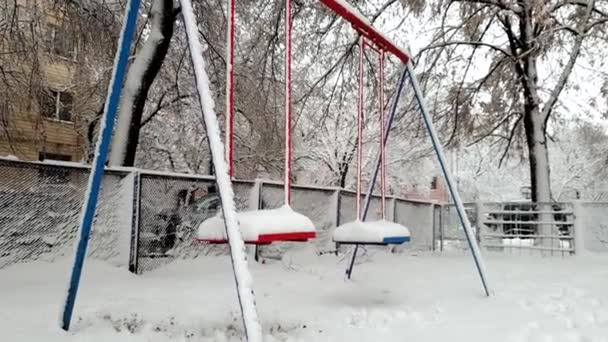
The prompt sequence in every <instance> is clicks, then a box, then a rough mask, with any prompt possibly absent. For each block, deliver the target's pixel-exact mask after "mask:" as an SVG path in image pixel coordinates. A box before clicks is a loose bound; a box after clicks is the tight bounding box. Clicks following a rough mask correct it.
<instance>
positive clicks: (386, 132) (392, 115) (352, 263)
mask: <svg viewBox="0 0 608 342" xmlns="http://www.w3.org/2000/svg"><path fill="white" fill-rule="evenodd" d="M407 73H408V71H407V69H405V70H403V73H402V74H401V77H400V78H399V83H398V86H397V93H396V94H395V100H394V101H393V103H392V106H391V111H390V113H389V117H388V120H387V122H386V128H385V130H384V137H383V144H384V146H386V142H387V141H388V136H389V132H390V130H391V127H392V126H393V121H394V119H395V113H396V112H397V105H398V104H399V99H400V97H401V93H402V91H403V87H404V85H405V79H406V78H407ZM379 169H380V153H378V159H376V166H375V167H374V173H373V175H372V179H371V182H370V183H369V187H368V189H367V194H365V202H364V204H363V214H362V215H361V220H362V221H365V219H366V218H367V212H368V210H369V204H370V202H371V198H372V193H373V192H374V187H375V185H376V179H377V178H378V170H379ZM358 251H359V245H358V244H357V245H355V250H354V252H353V255H352V257H351V259H350V264H349V266H348V268H347V269H346V276H347V277H348V279H350V277H351V275H352V273H353V267H354V266H355V259H356V258H357V252H358Z"/></svg>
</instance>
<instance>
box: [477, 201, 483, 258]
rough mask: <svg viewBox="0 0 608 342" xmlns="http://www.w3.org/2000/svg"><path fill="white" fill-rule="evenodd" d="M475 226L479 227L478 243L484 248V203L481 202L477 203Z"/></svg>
mask: <svg viewBox="0 0 608 342" xmlns="http://www.w3.org/2000/svg"><path fill="white" fill-rule="evenodd" d="M475 221H476V222H475V226H477V229H476V234H475V235H477V243H479V246H480V247H482V246H481V245H482V243H481V242H482V241H481V239H482V237H483V236H482V233H481V230H482V229H483V228H484V213H483V203H482V202H480V201H477V202H475Z"/></svg>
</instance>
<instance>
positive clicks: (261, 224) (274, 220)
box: [196, 205, 317, 245]
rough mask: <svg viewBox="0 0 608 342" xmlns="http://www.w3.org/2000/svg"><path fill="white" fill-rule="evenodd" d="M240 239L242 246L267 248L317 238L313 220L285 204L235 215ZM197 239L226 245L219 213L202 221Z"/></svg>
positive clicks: (224, 231) (224, 230)
mask: <svg viewBox="0 0 608 342" xmlns="http://www.w3.org/2000/svg"><path fill="white" fill-rule="evenodd" d="M237 220H238V221H239V228H240V231H241V236H242V238H243V240H244V241H245V243H248V244H256V245H266V244H270V243H272V242H275V241H300V242H304V241H307V240H308V239H314V238H315V237H316V235H317V233H316V229H315V226H314V224H313V223H312V221H311V220H310V219H309V218H308V217H306V216H304V215H302V214H300V213H297V212H295V211H293V209H291V207H290V206H288V205H284V206H282V207H280V208H276V209H263V210H252V211H243V212H239V213H237ZM196 240H197V241H199V242H205V243H226V242H228V239H227V237H226V228H225V227H224V219H223V217H222V216H221V211H220V213H218V215H216V216H214V217H212V218H210V219H207V220H205V221H203V222H202V223H201V224H200V226H199V227H198V233H197V237H196Z"/></svg>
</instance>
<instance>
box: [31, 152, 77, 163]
mask: <svg viewBox="0 0 608 342" xmlns="http://www.w3.org/2000/svg"><path fill="white" fill-rule="evenodd" d="M38 160H40V161H44V160H59V161H72V156H70V155H67V154H59V153H47V152H40V153H38Z"/></svg>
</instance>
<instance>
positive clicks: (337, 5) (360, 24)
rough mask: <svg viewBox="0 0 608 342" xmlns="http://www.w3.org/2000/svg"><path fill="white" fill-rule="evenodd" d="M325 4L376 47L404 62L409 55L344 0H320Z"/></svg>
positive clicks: (407, 59)
mask: <svg viewBox="0 0 608 342" xmlns="http://www.w3.org/2000/svg"><path fill="white" fill-rule="evenodd" d="M321 2H322V3H323V4H325V6H327V7H329V9H331V10H332V11H333V12H335V13H336V14H337V15H339V16H340V17H342V18H343V19H344V20H346V21H348V22H349V23H350V24H351V25H352V26H353V28H354V29H355V30H356V31H357V32H359V33H360V34H361V35H362V36H363V37H365V38H367V39H368V40H370V41H371V42H373V43H374V44H375V45H376V46H377V47H378V48H380V49H382V50H384V51H388V52H390V53H392V54H393V55H395V56H396V57H397V58H399V59H400V60H401V61H402V62H403V63H404V64H406V63H407V62H408V61H409V59H410V56H409V54H408V53H407V52H405V50H403V49H400V48H399V47H397V45H396V44H395V43H393V42H392V41H391V40H390V39H388V38H387V37H385V36H384V35H383V34H382V33H380V31H378V30H376V29H375V28H374V27H373V26H372V24H371V23H370V22H369V20H367V18H365V17H364V16H363V15H362V14H361V13H360V12H359V11H358V10H357V9H356V8H354V7H352V6H351V5H350V4H348V3H347V2H345V1H344V0H321Z"/></svg>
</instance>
